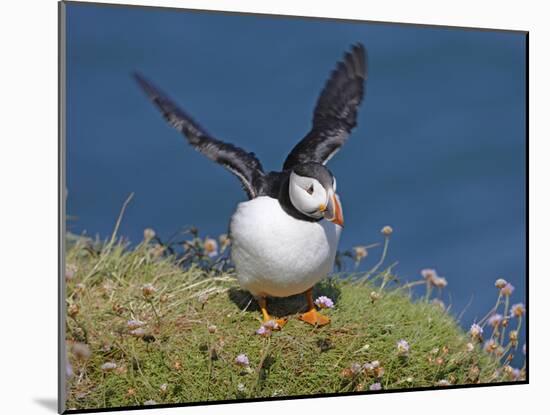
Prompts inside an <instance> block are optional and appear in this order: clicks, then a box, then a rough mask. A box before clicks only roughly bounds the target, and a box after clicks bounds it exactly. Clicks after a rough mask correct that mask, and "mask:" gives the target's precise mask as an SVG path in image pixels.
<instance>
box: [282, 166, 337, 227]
mask: <svg viewBox="0 0 550 415" xmlns="http://www.w3.org/2000/svg"><path fill="white" fill-rule="evenodd" d="M288 192H289V195H290V200H291V202H292V205H293V206H294V207H295V208H296V209H297V210H298V211H300V212H301V213H303V214H304V215H306V216H309V217H311V218H315V219H321V218H322V217H324V218H325V219H327V220H329V221H331V222H334V223H336V224H338V225H340V226H344V216H343V214H342V206H341V204H340V199H339V198H338V195H337V194H336V179H335V178H334V176H333V175H332V173H331V172H330V171H329V169H327V168H326V167H325V166H324V165H322V164H320V163H314V162H310V163H303V164H299V165H297V166H296V167H294V168H293V169H292V172H291V173H290V180H289V183H288Z"/></svg>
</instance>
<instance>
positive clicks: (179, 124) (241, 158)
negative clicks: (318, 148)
mask: <svg viewBox="0 0 550 415" xmlns="http://www.w3.org/2000/svg"><path fill="white" fill-rule="evenodd" d="M134 78H135V79H136V81H137V83H138V84H139V86H140V87H141V88H142V89H143V90H144V91H145V93H146V94H147V96H148V97H149V99H150V100H151V101H152V102H153V103H154V104H155V105H156V106H157V108H158V109H159V110H160V112H161V113H162V115H163V116H164V118H165V119H166V121H168V123H169V124H170V125H171V126H172V127H174V128H175V129H176V130H178V131H179V132H180V133H182V134H183V135H185V136H186V137H187V141H188V142H189V144H191V145H192V146H193V147H194V148H195V149H196V150H198V151H199V152H201V153H202V154H204V155H205V156H206V157H208V158H209V159H210V160H213V161H215V162H216V163H219V164H221V165H222V166H224V167H225V168H226V169H228V170H229V171H230V172H231V173H233V174H234V175H235V176H237V177H238V178H239V180H240V181H241V183H242V185H243V189H244V190H245V192H246V193H247V194H248V197H249V198H250V199H253V198H255V197H256V196H258V194H259V192H260V191H261V189H262V188H263V186H264V181H265V178H264V172H263V168H262V165H261V163H260V161H259V160H258V159H257V158H256V156H255V155H254V153H248V152H246V151H244V150H243V149H242V148H239V147H236V146H234V145H233V144H229V143H224V142H223V141H220V140H217V139H215V138H213V137H212V136H210V135H209V134H208V133H207V132H206V131H205V130H204V129H203V128H202V127H201V126H200V125H199V124H197V123H196V122H195V121H194V120H193V119H192V118H191V117H190V116H188V115H187V114H186V113H185V112H184V111H183V110H181V109H180V108H178V106H177V105H176V104H174V103H173V102H172V101H171V100H170V99H169V98H168V97H167V96H166V95H165V94H164V93H162V92H161V91H160V90H159V89H158V88H156V87H155V86H154V85H153V84H151V82H149V81H147V80H146V79H145V78H144V77H143V76H141V75H140V74H138V73H135V74H134Z"/></svg>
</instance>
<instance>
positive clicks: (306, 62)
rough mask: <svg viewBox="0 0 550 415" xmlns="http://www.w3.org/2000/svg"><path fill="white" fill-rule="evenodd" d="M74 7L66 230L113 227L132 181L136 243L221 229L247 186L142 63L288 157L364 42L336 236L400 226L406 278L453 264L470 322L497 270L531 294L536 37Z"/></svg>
mask: <svg viewBox="0 0 550 415" xmlns="http://www.w3.org/2000/svg"><path fill="white" fill-rule="evenodd" d="M67 16H68V20H67V23H68V24H67V36H68V40H67V191H68V198H67V213H68V215H70V216H71V220H70V221H69V223H68V228H69V230H70V231H72V232H75V233H83V232H86V233H87V234H89V235H99V236H100V237H102V238H105V237H107V236H108V235H109V234H110V232H111V231H112V229H113V226H114V223H115V221H116V218H117V215H118V214H119V211H120V209H121V206H122V204H123V202H124V200H125V199H126V198H127V197H128V195H129V194H130V193H132V192H133V193H134V194H135V197H134V199H133V200H132V202H131V204H130V206H129V208H128V210H127V212H126V214H125V216H124V220H123V222H122V225H121V228H120V234H122V235H125V236H127V237H128V238H129V239H130V241H131V242H134V243H135V242H139V241H140V240H141V238H142V235H143V229H144V228H147V227H152V228H154V229H155V230H156V232H157V234H158V235H160V236H161V237H162V238H165V239H166V238H168V237H169V236H170V235H172V234H173V233H174V232H177V231H178V230H180V229H182V228H185V227H187V226H189V225H195V226H197V227H198V228H199V229H200V231H201V234H202V235H211V236H215V235H219V234H221V233H224V232H226V231H227V226H228V221H229V218H230V216H231V214H232V212H233V210H234V208H235V206H236V205H237V203H239V202H240V201H243V200H245V199H246V196H245V194H244V192H243V191H242V190H241V188H240V185H239V182H238V180H237V179H236V178H235V177H233V176H232V175H231V174H229V173H228V172H227V171H226V170H224V169H223V168H222V167H220V166H217V165H214V164H213V163H212V162H211V161H209V160H207V159H206V158H205V157H203V156H202V155H200V154H199V153H197V152H195V151H194V150H193V149H192V148H190V147H189V146H188V145H187V144H186V143H185V140H184V139H183V138H182V137H181V136H179V135H178V133H177V132H176V131H175V130H172V129H171V128H169V127H168V126H167V125H166V124H165V122H164V121H163V120H162V119H161V116H160V114H159V113H158V112H157V110H156V109H155V108H154V107H153V106H152V104H151V103H150V102H149V101H148V100H147V99H146V98H145V97H144V94H143V93H142V91H140V90H139V89H138V88H137V86H136V84H135V83H134V81H133V79H132V78H131V73H132V72H133V71H135V70H139V71H140V72H142V73H143V74H144V75H145V76H146V77H148V78H150V79H151V80H152V81H153V82H155V83H156V84H157V85H158V86H160V87H161V88H162V89H163V90H164V91H166V92H168V94H169V95H170V96H171V97H172V98H174V100H175V101H176V102H178V103H179V104H180V105H181V106H182V108H184V109H185V110H186V111H187V112H188V113H190V114H191V115H192V116H193V117H194V118H195V119H196V120H197V121H198V122H199V123H200V124H201V125H203V126H204V127H205V128H206V129H207V130H208V131H209V132H210V133H211V134H213V135H214V136H216V137H218V138H219V139H222V140H227V141H230V142H232V143H234V144H237V145H239V146H241V147H243V148H245V149H246V150H248V151H253V152H255V153H256V154H257V155H258V157H259V158H260V160H261V161H262V163H263V165H264V168H265V169H266V170H278V169H280V168H281V166H282V162H283V160H284V159H285V157H286V155H287V153H288V151H289V150H290V149H291V148H292V147H293V146H294V145H295V144H296V143H297V141H298V140H300V139H301V138H302V137H303V136H304V135H305V134H306V132H307V131H308V129H309V128H310V125H311V124H310V123H311V118H312V110H313V107H314V105H315V102H316V99H317V97H318V94H319V92H320V91H321V89H322V87H323V85H324V82H325V80H326V79H327V77H328V75H329V73H330V71H331V70H332V69H333V67H334V66H335V64H336V62H337V61H338V60H339V59H340V58H341V57H342V55H343V53H344V52H345V51H346V50H347V49H348V48H349V47H350V45H351V44H353V43H356V42H362V43H363V44H364V45H365V47H366V48H367V50H368V55H369V74H368V81H367V85H366V95H365V100H364V102H363V105H362V106H361V109H360V114H359V120H358V123H359V124H358V127H357V128H356V130H354V132H353V134H352V136H351V138H350V139H349V141H348V142H347V144H346V145H345V146H344V148H343V149H342V150H341V151H340V152H339V153H338V154H337V155H336V156H335V157H334V158H333V159H332V160H331V161H330V163H329V164H328V167H329V168H330V169H331V171H332V172H333V173H334V175H335V176H336V177H337V179H338V193H339V194H340V198H341V200H342V204H343V208H344V215H345V224H346V226H345V229H344V232H343V235H342V239H341V244H340V246H341V249H348V248H351V247H353V246H356V245H365V244H370V243H374V242H380V241H381V240H382V237H381V234H380V229H381V228H382V227H383V226H384V225H391V226H392V227H393V229H394V233H393V235H392V237H391V242H390V247H389V253H388V259H387V263H388V264H389V263H392V262H395V261H398V265H397V266H396V268H395V271H396V273H397V276H398V277H399V278H400V279H401V280H404V281H413V280H416V279H419V278H421V277H420V274H419V272H420V270H421V269H423V268H435V269H436V270H437V271H438V272H439V274H440V275H443V276H445V277H446V278H447V280H448V282H449V285H448V287H447V288H446V289H445V290H444V292H443V297H442V299H443V301H444V302H445V303H446V304H447V305H451V307H452V308H451V312H452V313H454V314H455V315H459V314H461V313H463V314H462V317H461V322H462V324H463V325H464V327H466V328H467V327H469V325H470V324H471V323H472V322H474V321H475V320H479V319H480V318H481V317H483V316H484V315H485V314H486V313H487V311H488V310H489V309H490V308H491V307H492V306H493V305H494V303H495V301H496V295H497V291H496V289H495V288H494V281H495V279H496V278H498V277H502V278H505V279H506V280H508V281H510V282H511V283H512V284H513V285H514V286H515V287H516V290H515V292H514V294H513V297H512V302H523V301H525V285H526V284H525V281H526V277H527V276H526V214H527V212H526V176H525V171H526V127H525V126H526V101H525V94H526V89H525V85H526V72H525V55H526V37H525V35H524V34H522V33H513V32H502V31H500V32H498V31H481V30H462V29H452V28H444V27H421V26H411V25H398V24H380V23H364V22H363V23H360V22H344V21H331V20H313V19H301V18H283V17H275V16H254V15H236V14H217V13H200V12H192V11H175V10H169V9H164V10H162V9H152V8H147V9H144V8H122V7H104V6H103V7H102V6H96V5H82V4H69V5H68V7H67ZM379 255H380V249H379V248H374V249H372V250H370V252H369V256H368V257H367V259H366V261H365V263H364V264H363V265H362V268H361V269H367V268H369V267H371V266H372V265H373V264H374V263H375V262H376V261H377V260H378V257H379ZM420 294H421V293H420Z"/></svg>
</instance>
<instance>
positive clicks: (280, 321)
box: [262, 318, 288, 330]
mask: <svg viewBox="0 0 550 415" xmlns="http://www.w3.org/2000/svg"><path fill="white" fill-rule="evenodd" d="M287 321H288V318H271V319H267V320H264V322H263V323H262V326H264V327H267V328H269V329H270V330H281V329H282V328H283V327H284V325H285V324H286V322H287Z"/></svg>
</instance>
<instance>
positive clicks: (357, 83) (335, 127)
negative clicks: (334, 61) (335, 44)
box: [284, 43, 367, 170]
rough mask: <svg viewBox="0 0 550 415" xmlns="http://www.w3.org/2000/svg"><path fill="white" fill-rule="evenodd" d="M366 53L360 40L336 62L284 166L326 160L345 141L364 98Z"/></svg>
mask: <svg viewBox="0 0 550 415" xmlns="http://www.w3.org/2000/svg"><path fill="white" fill-rule="evenodd" d="M366 55H367V53H366V51H365V48H364V46H363V45H362V44H360V43H359V44H357V45H354V46H353V47H352V49H351V51H350V52H347V53H346V54H345V56H344V60H343V61H340V62H338V65H337V67H336V69H334V70H333V71H332V74H331V76H330V79H329V80H328V81H327V83H326V84H325V87H324V89H323V91H322V92H321V95H320V97H319V99H318V100H317V106H316V107H315V111H314V113H313V127H312V128H311V130H310V131H309V133H308V134H307V135H306V136H305V137H304V138H303V139H302V141H300V142H299V143H298V144H297V145H296V146H295V147H294V148H293V149H292V151H291V152H290V154H289V155H288V157H287V158H286V160H285V164H284V169H285V170H288V169H291V168H293V167H294V166H296V165H298V164H302V163H306V162H310V161H314V162H317V163H322V164H325V163H326V162H327V161H329V160H330V158H331V157H332V156H333V155H334V154H335V153H336V152H337V151H338V150H339V149H340V147H341V146H342V145H343V144H344V143H345V142H346V140H347V138H348V136H349V134H350V132H351V130H352V129H353V128H354V127H355V126H356V125H357V109H358V107H359V104H360V103H361V101H362V99H363V89H364V81H365V79H366V78H367V59H366Z"/></svg>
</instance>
